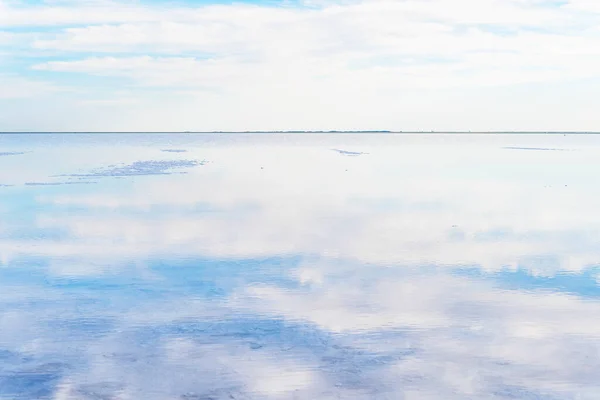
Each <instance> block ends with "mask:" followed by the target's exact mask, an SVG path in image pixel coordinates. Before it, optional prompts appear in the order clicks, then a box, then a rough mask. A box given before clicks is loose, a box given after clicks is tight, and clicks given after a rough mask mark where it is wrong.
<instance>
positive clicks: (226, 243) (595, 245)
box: [0, 134, 600, 400]
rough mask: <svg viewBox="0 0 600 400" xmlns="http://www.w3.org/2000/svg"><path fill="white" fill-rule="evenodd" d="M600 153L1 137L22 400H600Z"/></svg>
mask: <svg viewBox="0 0 600 400" xmlns="http://www.w3.org/2000/svg"><path fill="white" fill-rule="evenodd" d="M599 173H600V136H594V135H566V136H563V135H514V134H513V135H478V136H474V135H424V136H419V135H391V134H364V135H357V134H354V135H353V134H330V135H325V134H318V135H317V134H307V135H302V134H277V135H273V134H145V135H144V134H118V135H116V134H96V135H92V134H89V135H83V134H77V135H74V134H63V135H51V134H48V135H0V399H7V400H8V399H10V400H14V399H53V400H67V399H68V400H91V399H94V400H96V399H145V400H154V399H156V400H163V399H178V400H182V399H186V400H192V399H194V400H200V399H202V400H208V399H213V400H214V399H219V400H220V399H261V400H262V399H302V400H304V399H307V400H313V399H407V400H408V399H419V400H421V399H423V400H427V399H444V400H452V399H544V400H546V399H548V400H549V399H573V400H575V399H578V400H588V399H589V400H596V399H598V398H600V372H598V371H600V368H599V367H600V322H599V321H600V318H599V317H600V286H599V284H598V282H599V279H600V213H598V212H597V209H598V204H600V186H599V185H598V184H597V182H598V175H599Z"/></svg>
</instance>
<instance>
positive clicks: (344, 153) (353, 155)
mask: <svg viewBox="0 0 600 400" xmlns="http://www.w3.org/2000/svg"><path fill="white" fill-rule="evenodd" d="M331 150H333V151H335V152H338V153H340V154H341V155H343V156H350V157H356V156H362V155H364V154H369V153H363V152H357V151H347V150H339V149H331Z"/></svg>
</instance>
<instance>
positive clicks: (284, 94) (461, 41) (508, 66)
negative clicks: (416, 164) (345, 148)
mask: <svg viewBox="0 0 600 400" xmlns="http://www.w3.org/2000/svg"><path fill="white" fill-rule="evenodd" d="M599 23H600V3H598V2H597V1H595V0H395V1H391V0H367V1H365V0H339V1H333V0H331V1H330V0H285V1H276V0H257V1H239V2H233V3H232V2H229V1H224V0H218V1H212V0H180V1H161V0H76V1H75V0H0V131H186V130H190V131H220V130H224V131H229V130H231V131H245V130H394V131H401V130H404V131H411V130H416V131H421V130H423V131H430V130H457V131H460V130H463V131H468V130H473V131H479V130H482V131H490V130H492V131H502V130H511V131H519V130H523V131H600V117H598V116H597V110H598V108H599V107H600V100H599V99H598V96H597V93H600V77H599V76H598V73H597V71H599V70H600V57H599V55H600V29H599V26H600V24H599Z"/></svg>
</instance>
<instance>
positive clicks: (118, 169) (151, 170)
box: [61, 160, 206, 177]
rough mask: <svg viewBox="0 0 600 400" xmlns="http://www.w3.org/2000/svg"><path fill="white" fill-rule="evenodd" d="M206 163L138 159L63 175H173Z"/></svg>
mask: <svg viewBox="0 0 600 400" xmlns="http://www.w3.org/2000/svg"><path fill="white" fill-rule="evenodd" d="M204 164H206V161H197V160H172V161H156V160H150V161H136V162H134V163H132V164H129V165H121V166H111V167H109V168H107V169H101V170H97V171H92V172H90V173H87V174H69V175H61V176H70V177H105V176H113V177H123V176H143V175H172V174H174V173H175V172H173V171H171V170H173V169H177V168H192V167H196V166H199V165H204Z"/></svg>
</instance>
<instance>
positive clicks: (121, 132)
mask: <svg viewBox="0 0 600 400" xmlns="http://www.w3.org/2000/svg"><path fill="white" fill-rule="evenodd" d="M240 133H246V134H248V133H256V134H259V133H262V134H270V133H271V134H281V133H284V134H285V133H321V134H326V133H386V134H475V135H481V134H542V135H543V134H546V135H556V134H565V135H566V134H571V135H573V134H574V135H597V134H600V131H390V130H310V131H302V130H269V131H267V130H265V131H5V132H3V131H0V135H19V134H24V135H27V134H240Z"/></svg>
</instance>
